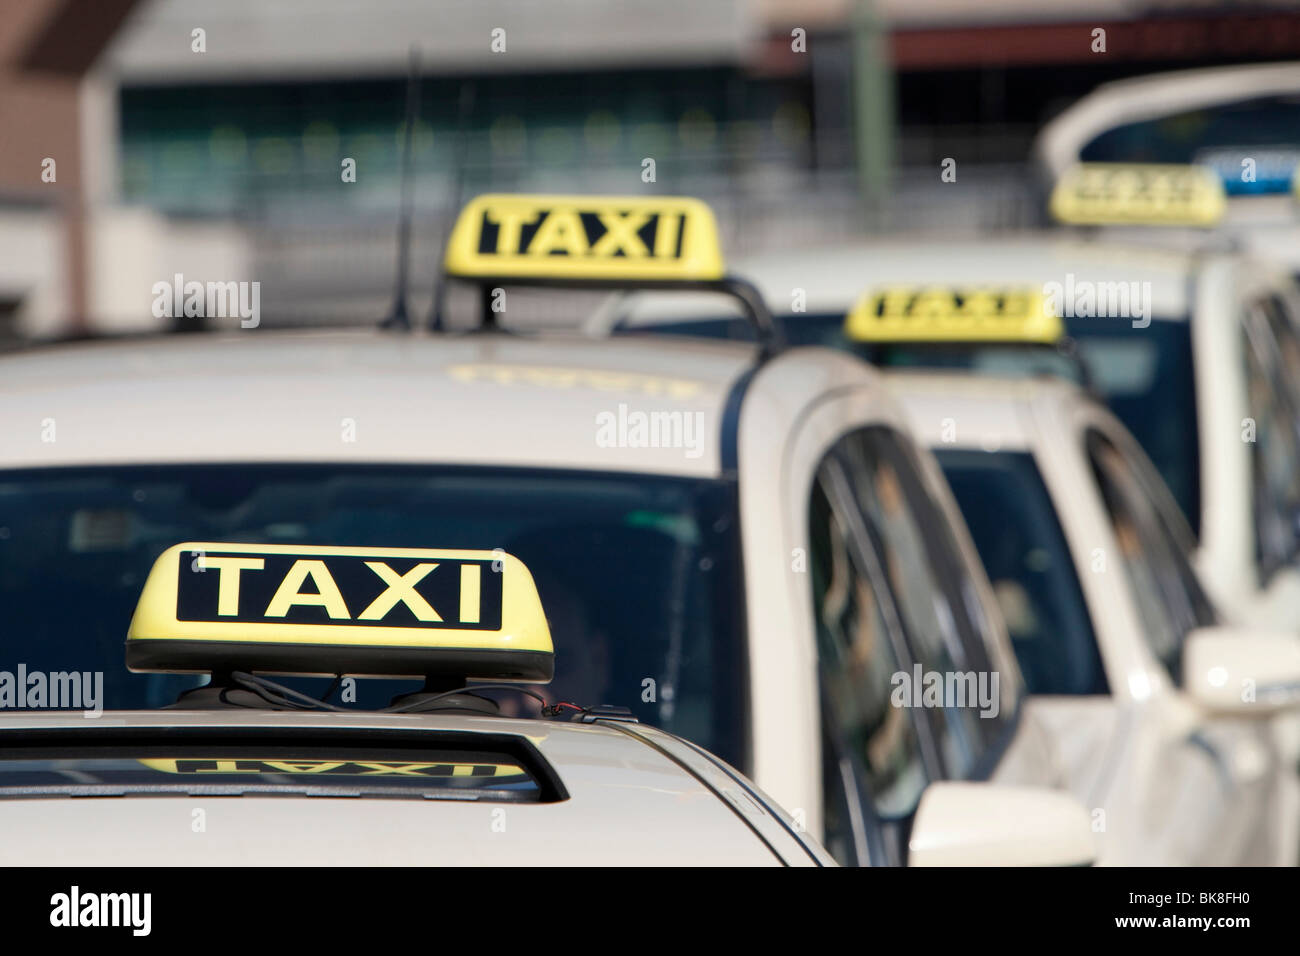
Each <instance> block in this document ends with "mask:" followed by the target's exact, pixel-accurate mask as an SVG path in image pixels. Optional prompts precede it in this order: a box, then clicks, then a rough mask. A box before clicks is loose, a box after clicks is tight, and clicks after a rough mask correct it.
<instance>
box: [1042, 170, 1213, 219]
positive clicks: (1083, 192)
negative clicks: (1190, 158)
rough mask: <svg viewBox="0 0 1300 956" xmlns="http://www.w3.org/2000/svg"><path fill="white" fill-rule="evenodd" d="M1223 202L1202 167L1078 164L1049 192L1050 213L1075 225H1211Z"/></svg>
mask: <svg viewBox="0 0 1300 956" xmlns="http://www.w3.org/2000/svg"><path fill="white" fill-rule="evenodd" d="M1226 204H1227V200H1226V198H1225V195H1224V190H1223V181H1222V180H1221V179H1220V178H1219V177H1218V176H1216V175H1215V174H1214V171H1213V170H1211V169H1209V168H1207V167H1204V166H1184V165H1176V164H1159V163H1150V164H1146V163H1080V164H1079V165H1077V166H1074V167H1073V168H1071V169H1069V170H1067V171H1066V172H1065V173H1064V174H1063V175H1062V176H1061V179H1060V180H1059V181H1058V182H1057V184H1056V188H1055V189H1053V190H1052V200H1051V211H1052V215H1053V216H1054V217H1055V218H1056V219H1057V220H1059V221H1060V222H1064V223H1071V224H1074V225H1151V226H1212V225H1214V224H1215V223H1217V222H1218V221H1219V220H1220V219H1221V218H1222V217H1223V212H1224V209H1225V207H1226Z"/></svg>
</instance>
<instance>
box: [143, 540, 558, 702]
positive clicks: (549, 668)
mask: <svg viewBox="0 0 1300 956" xmlns="http://www.w3.org/2000/svg"><path fill="white" fill-rule="evenodd" d="M126 663H127V666H128V667H129V668H130V669H131V670H135V671H165V672H181V673H184V672H219V671H229V670H235V669H241V670H254V669H256V670H261V671H273V672H277V673H289V674H357V675H372V676H394V677H400V676H419V675H424V676H428V675H454V676H457V677H462V678H480V679H489V680H533V681H548V680H550V679H551V676H552V672H553V658H552V647H551V635H550V631H549V629H548V627H547V624H546V617H545V615H544V614H543V612H542V606H541V602H540V600H539V598H538V596H537V588H536V586H535V585H534V583H533V578H532V574H531V573H529V570H528V568H527V567H525V566H524V564H523V562H522V561H520V560H519V559H518V558H515V557H512V556H511V555H508V554H506V553H505V552H503V551H453V550H426V549H416V548H333V547H316V546H309V545H301V546H300V545H292V546H291V545H271V544H265V545H263V544H258V545H250V544H221V543H212V542H186V543H183V544H178V545H175V546H173V547H170V548H168V549H167V550H166V551H164V552H163V553H162V555H160V556H159V558H158V560H157V561H156V562H154V566H153V570H152V571H150V572H149V578H148V580H146V582H145V585H144V590H143V592H142V593H141V595H140V602H139V604H138V605H137V606H136V611H135V616H134V617H133V618H132V619H131V626H130V630H129V632H128V635H127V641H126Z"/></svg>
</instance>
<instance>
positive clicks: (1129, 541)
mask: <svg viewBox="0 0 1300 956" xmlns="http://www.w3.org/2000/svg"><path fill="white" fill-rule="evenodd" d="M1085 441H1086V448H1087V454H1088V459H1089V461H1090V462H1091V464H1092V468H1093V473H1094V475H1095V477H1096V479H1097V484H1098V487H1099V489H1100V491H1101V496H1102V500H1103V501H1104V502H1105V506H1106V511H1107V514H1108V515H1109V517H1110V521H1111V527H1112V529H1113V530H1114V533H1115V540H1116V543H1117V545H1118V547H1119V554H1118V555H1116V556H1114V558H1115V560H1117V561H1118V563H1119V564H1120V566H1121V567H1122V568H1123V569H1124V574H1125V576H1126V578H1127V580H1128V583H1129V590H1130V592H1131V593H1132V595H1133V600H1134V602H1135V603H1136V605H1137V607H1138V611H1139V614H1140V616H1141V618H1142V624H1143V628H1142V631H1143V634H1144V636H1145V637H1146V639H1147V642H1148V643H1149V644H1150V646H1151V650H1152V652H1153V653H1154V654H1155V656H1156V658H1157V659H1158V660H1159V661H1160V662H1161V663H1162V664H1163V665H1164V666H1165V669H1166V670H1167V671H1168V672H1169V675H1170V677H1171V678H1173V680H1174V681H1175V682H1177V681H1178V680H1179V676H1178V672H1179V667H1180V664H1181V660H1182V644H1183V639H1184V638H1185V637H1186V636H1187V632H1188V631H1190V630H1191V629H1192V628H1194V627H1198V626H1200V625H1202V624H1208V623H1210V621H1209V620H1207V616H1208V615H1209V612H1208V604H1207V602H1205V599H1204V595H1203V594H1201V592H1200V588H1199V585H1198V584H1197V583H1196V579H1195V575H1194V574H1193V572H1192V570H1191V567H1190V566H1189V565H1188V562H1187V557H1186V555H1185V554H1184V553H1183V550H1182V548H1181V547H1180V545H1179V543H1178V542H1177V541H1176V540H1175V538H1174V537H1173V535H1171V534H1170V532H1169V529H1168V527H1167V526H1166V524H1165V523H1164V521H1163V520H1162V519H1161V517H1160V515H1159V513H1158V511H1157V509H1156V507H1155V504H1154V502H1153V501H1152V500H1151V498H1150V497H1149V496H1148V495H1147V494H1146V493H1145V491H1144V490H1143V486H1142V482H1141V479H1140V477H1139V476H1138V474H1137V473H1136V470H1135V469H1134V468H1133V465H1132V463H1131V462H1130V461H1128V460H1127V459H1126V458H1125V457H1124V455H1123V454H1122V453H1121V452H1120V451H1119V449H1118V448H1116V447H1115V445H1114V444H1113V443H1112V442H1111V441H1110V440H1109V439H1107V438H1106V437H1105V436H1104V435H1102V434H1101V432H1099V431H1096V430H1092V431H1089V432H1088V434H1087V437H1086V439H1085Z"/></svg>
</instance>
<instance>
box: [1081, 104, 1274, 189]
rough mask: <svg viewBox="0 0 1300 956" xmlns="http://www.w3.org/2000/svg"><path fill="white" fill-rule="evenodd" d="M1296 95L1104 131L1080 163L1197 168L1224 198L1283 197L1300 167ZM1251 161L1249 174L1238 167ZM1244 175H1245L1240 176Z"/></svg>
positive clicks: (1161, 118) (1084, 150)
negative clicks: (1204, 169)
mask: <svg viewBox="0 0 1300 956" xmlns="http://www.w3.org/2000/svg"><path fill="white" fill-rule="evenodd" d="M1297 128H1300V96H1270V97H1263V98H1259V99H1252V100H1246V101H1243V102H1236V103H1225V104H1222V105H1218V106H1211V107H1206V108H1203V109H1197V110H1189V111H1187V112H1183V113H1175V114H1172V115H1170V116H1161V117H1157V118H1156V119H1150V120H1143V121H1141V122H1138V123H1127V124H1125V125H1123V126H1117V127H1115V128H1114V129H1109V130H1106V132H1104V133H1102V134H1100V135H1099V136H1097V137H1096V138H1095V139H1093V140H1092V141H1091V142H1090V143H1088V144H1087V145H1086V146H1084V147H1083V149H1082V150H1081V151H1080V154H1079V158H1080V159H1081V160H1082V161H1083V162H1086V163H1102V162H1104V163H1199V164H1201V165H1205V166H1209V167H1211V168H1212V169H1214V170H1215V171H1216V172H1217V173H1218V174H1219V175H1220V177H1222V179H1223V184H1224V188H1225V189H1226V190H1227V191H1228V193H1230V194H1241V195H1250V194H1260V193H1279V192H1286V191H1287V190H1288V189H1289V188H1290V186H1291V174H1292V172H1294V170H1295V167H1296V165H1297V163H1300V148H1298V146H1300V135H1297V132H1296V130H1297ZM1244 160H1251V161H1252V162H1253V169H1251V168H1250V167H1247V166H1244V165H1243V161H1244ZM1247 170H1249V175H1243V173H1244V172H1247Z"/></svg>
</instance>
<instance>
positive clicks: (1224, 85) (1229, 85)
mask: <svg viewBox="0 0 1300 956" xmlns="http://www.w3.org/2000/svg"><path fill="white" fill-rule="evenodd" d="M1297 91H1300V64H1296V63H1262V64H1251V65H1243V66H1218V67H1207V68H1203V69H1196V70H1176V71H1171V72H1166V73H1155V74H1149V75H1147V76H1139V77H1132V78H1129V79H1124V80H1115V81H1113V82H1111V83H1105V84H1103V85H1102V86H1099V87H1098V88H1097V89H1096V90H1094V91H1093V92H1092V93H1089V94H1088V95H1087V96H1084V97H1083V98H1081V99H1079V100H1078V101H1076V102H1075V103H1074V104H1072V105H1071V106H1070V107H1069V108H1067V109H1066V110H1064V111H1063V112H1061V113H1060V114H1059V115H1058V116H1056V117H1055V118H1054V119H1052V120H1051V121H1050V122H1048V123H1047V124H1046V125H1044V126H1043V129H1042V130H1041V131H1040V132H1039V134H1038V139H1037V141H1036V143H1035V147H1034V154H1035V157H1036V159H1037V160H1038V161H1039V162H1040V163H1042V164H1043V166H1044V167H1045V168H1046V169H1047V171H1048V173H1049V174H1050V175H1052V176H1058V175H1060V174H1061V172H1063V171H1064V170H1065V169H1066V168H1067V167H1069V166H1070V165H1072V164H1074V163H1075V162H1077V161H1078V158H1079V151H1080V150H1081V149H1083V147H1084V146H1085V145H1087V144H1088V143H1089V142H1091V141H1092V140H1093V139H1094V138H1095V137H1096V136H1097V135H1099V134H1100V133H1102V132H1104V131H1106V130H1108V129H1111V128H1114V127H1116V126H1122V125H1125V124H1127V123H1133V122H1139V121H1141V120H1144V119H1150V118H1153V117H1156V116H1164V115H1167V114H1171V113H1178V112H1183V111H1186V110H1193V109H1197V108H1199V107H1205V106H1213V105H1216V104H1219V103H1231V102H1233V101H1236V100H1244V99H1253V98H1256V97H1262V96H1270V95H1281V94H1287V93H1295V92H1297Z"/></svg>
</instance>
